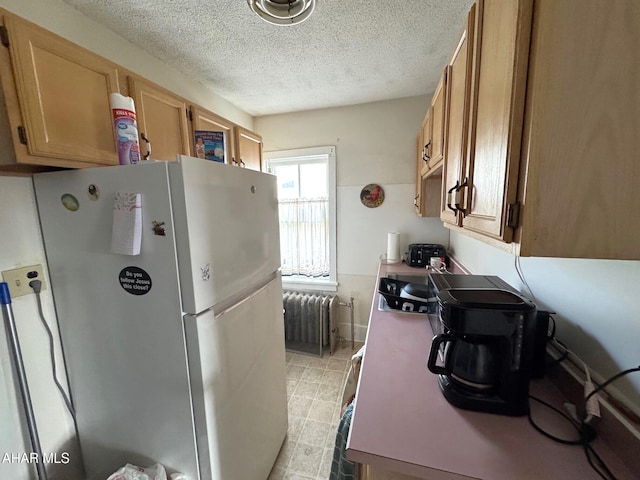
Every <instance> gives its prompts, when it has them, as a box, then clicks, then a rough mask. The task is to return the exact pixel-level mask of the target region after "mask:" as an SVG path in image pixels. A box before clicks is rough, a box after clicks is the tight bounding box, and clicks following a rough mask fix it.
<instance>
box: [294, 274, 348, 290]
mask: <svg viewBox="0 0 640 480" xmlns="http://www.w3.org/2000/svg"><path fill="white" fill-rule="evenodd" d="M282 288H284V289H285V290H305V291H311V292H337V291H338V282H332V281H330V280H317V281H314V280H294V279H289V278H287V277H282Z"/></svg>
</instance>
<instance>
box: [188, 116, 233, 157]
mask: <svg viewBox="0 0 640 480" xmlns="http://www.w3.org/2000/svg"><path fill="white" fill-rule="evenodd" d="M190 116H191V121H192V122H193V123H192V126H193V135H192V136H191V138H195V131H196V130H209V131H214V132H223V133H224V152H225V158H224V163H228V164H231V163H233V161H232V159H233V158H235V141H234V128H233V127H234V125H233V123H232V122H231V121H229V120H227V119H225V118H222V117H220V116H219V115H216V114H215V113H212V112H210V111H208V110H205V109H204V108H202V107H198V106H197V105H192V106H191V115H190ZM193 148H194V149H195V144H194V145H193ZM194 151H195V150H194Z"/></svg>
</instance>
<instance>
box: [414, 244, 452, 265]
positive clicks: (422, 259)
mask: <svg viewBox="0 0 640 480" xmlns="http://www.w3.org/2000/svg"><path fill="white" fill-rule="evenodd" d="M431 257H439V258H444V259H445V265H446V266H447V267H448V266H449V257H447V251H446V250H445V249H444V247H443V246H442V245H439V244H437V243H411V244H409V247H408V250H407V253H406V254H405V257H404V261H405V263H406V264H407V265H409V266H410V267H421V268H425V267H427V266H428V265H429V259H430V258H431Z"/></svg>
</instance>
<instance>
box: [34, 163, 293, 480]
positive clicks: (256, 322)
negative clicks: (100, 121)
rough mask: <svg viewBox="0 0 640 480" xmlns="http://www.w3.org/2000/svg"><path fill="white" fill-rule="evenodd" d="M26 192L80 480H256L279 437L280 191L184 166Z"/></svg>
mask: <svg viewBox="0 0 640 480" xmlns="http://www.w3.org/2000/svg"><path fill="white" fill-rule="evenodd" d="M34 185H35V191H36V198H37V203H38V211H39V215H40V222H41V226H42V232H43V238H44V245H45V250H46V255H47V262H48V267H49V275H50V278H51V287H52V293H53V297H54V301H55V306H56V311H57V317H58V322H59V328H60V332H61V337H62V345H63V349H64V355H65V359H66V368H67V371H68V377H69V382H70V389H71V394H72V397H73V403H74V405H75V409H76V416H77V425H78V433H79V439H80V444H81V448H82V452H83V457H84V463H85V468H86V471H87V478H88V480H105V479H106V478H107V477H108V476H109V475H110V474H111V473H113V472H115V471H116V470H117V469H118V468H120V467H121V466H123V465H125V464H126V463H133V464H136V465H140V466H148V465H151V464H154V463H156V462H159V463H161V464H163V465H164V466H165V468H167V471H168V472H174V471H177V472H181V473H185V474H187V475H188V476H189V478H190V479H192V480H265V479H266V478H267V477H268V475H269V471H270V470H271V467H272V466H273V464H274V462H275V459H276V457H277V455H278V451H279V449H280V447H281V445H282V443H283V440H284V437H285V434H286V430H287V394H286V379H285V347H284V322H283V315H282V283H281V278H280V274H279V270H278V269H279V266H280V245H279V227H278V206H277V193H276V181H275V177H273V176H272V175H268V174H265V173H261V172H255V171H250V170H245V169H242V168H239V167H232V166H229V165H223V164H218V163H215V162H210V161H205V160H199V159H194V158H189V157H183V156H180V157H179V158H178V161H177V162H169V163H167V162H149V163H143V164H138V165H131V166H115V167H100V168H89V169H82V170H71V171H63V172H51V173H43V174H37V175H34ZM118 194H120V195H123V194H125V195H131V196H133V197H134V198H136V199H137V201H138V207H136V208H137V209H138V210H137V212H139V213H141V216H137V223H136V220H135V216H131V215H130V214H128V213H127V214H125V217H119V218H115V217H116V215H114V199H115V197H116V195H118ZM138 195H139V196H138ZM131 211H136V210H134V209H132V210H131ZM127 215H128V216H127ZM132 218H133V220H132ZM114 222H115V226H114ZM114 228H115V229H117V230H118V232H120V234H122V232H124V234H125V236H126V235H128V234H131V233H132V232H135V229H136V228H140V231H141V243H140V244H139V245H140V252H139V254H137V255H129V254H121V253H112V231H113V229H114ZM133 238H135V235H133ZM134 243H135V242H134ZM78 460H80V459H71V461H78Z"/></svg>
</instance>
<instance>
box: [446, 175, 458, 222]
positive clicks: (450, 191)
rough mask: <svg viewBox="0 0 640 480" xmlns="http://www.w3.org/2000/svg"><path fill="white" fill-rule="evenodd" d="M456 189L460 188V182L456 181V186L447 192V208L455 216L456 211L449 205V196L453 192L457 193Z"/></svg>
mask: <svg viewBox="0 0 640 480" xmlns="http://www.w3.org/2000/svg"><path fill="white" fill-rule="evenodd" d="M458 187H460V182H459V181H458V180H456V184H455V185H454V186H453V187H451V188H450V189H449V190H447V208H448V209H449V210H451V211H452V212H453V213H454V214H456V215H457V214H458V209H457V208H456V207H454V206H453V205H451V194H452V193H453V191H454V190H456V191H457V189H458Z"/></svg>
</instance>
